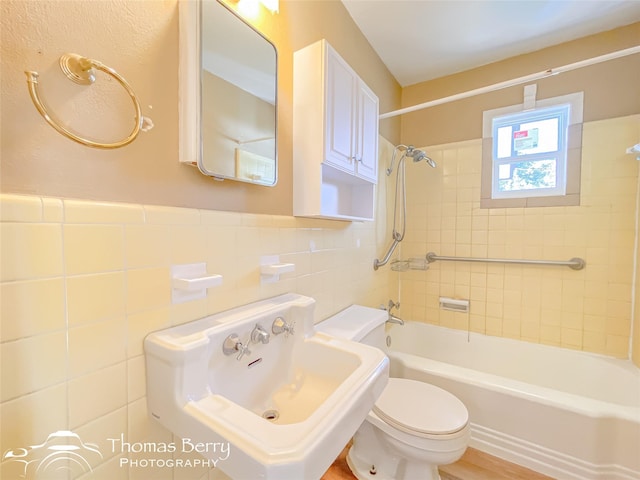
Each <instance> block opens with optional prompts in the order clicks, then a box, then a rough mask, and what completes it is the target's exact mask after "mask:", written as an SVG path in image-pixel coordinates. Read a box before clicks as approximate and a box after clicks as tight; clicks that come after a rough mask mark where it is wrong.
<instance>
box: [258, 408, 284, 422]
mask: <svg viewBox="0 0 640 480" xmlns="http://www.w3.org/2000/svg"><path fill="white" fill-rule="evenodd" d="M262 418H265V419H267V420H269V421H270V422H275V421H276V420H277V419H278V418H280V413H279V412H278V411H277V410H267V411H266V412H264V413H263V414H262Z"/></svg>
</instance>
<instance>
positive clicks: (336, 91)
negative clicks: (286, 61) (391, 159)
mask: <svg viewBox="0 0 640 480" xmlns="http://www.w3.org/2000/svg"><path fill="white" fill-rule="evenodd" d="M293 171H294V180H293V196H294V201H293V205H294V206H293V209H294V215H296V216H304V217H322V218H333V219H338V220H373V217H374V203H375V201H374V199H375V185H376V183H377V177H378V97H377V96H376V95H375V94H374V93H373V91H372V90H371V89H370V88H369V87H368V86H367V85H366V84H365V83H364V82H363V81H362V79H361V78H360V77H358V75H357V74H356V73H355V71H354V70H353V69H352V68H351V67H350V66H349V64H347V62H345V61H344V60H343V59H342V58H341V57H340V55H339V54H338V53H337V52H336V51H335V50H334V49H333V48H332V47H331V46H330V45H329V44H328V43H327V41H326V40H320V41H318V42H316V43H314V44H312V45H309V46H307V47H305V48H303V49H301V50H298V51H297V52H295V53H294V85H293Z"/></svg>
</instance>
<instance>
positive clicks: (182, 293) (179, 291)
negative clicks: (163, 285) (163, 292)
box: [171, 263, 222, 303]
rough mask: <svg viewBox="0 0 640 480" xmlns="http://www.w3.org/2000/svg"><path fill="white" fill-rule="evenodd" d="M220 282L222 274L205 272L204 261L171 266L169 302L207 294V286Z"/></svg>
mask: <svg viewBox="0 0 640 480" xmlns="http://www.w3.org/2000/svg"><path fill="white" fill-rule="evenodd" d="M221 284H222V275H210V274H208V273H207V264H206V263H189V264H185V265H172V266H171V303H184V302H189V301H191V300H198V299H201V298H205V297H206V296H207V288H211V287H216V286H218V285H221Z"/></svg>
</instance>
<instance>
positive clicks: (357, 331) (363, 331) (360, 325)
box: [315, 305, 388, 342]
mask: <svg viewBox="0 0 640 480" xmlns="http://www.w3.org/2000/svg"><path fill="white" fill-rule="evenodd" d="M387 318H388V314H387V312H386V310H380V309H378V308H371V307H363V306H362V305H351V306H350V307H347V308H345V309H344V310H342V311H341V312H339V313H336V314H335V315H333V316H332V317H329V318H327V319H326V320H322V321H321V322H319V323H317V324H316V325H315V329H316V331H317V332H322V333H326V334H327V335H331V336H334V337H338V338H345V339H348V340H353V341H354V342H359V341H360V340H362V339H363V338H364V337H365V335H367V334H368V333H369V332H371V331H372V330H373V329H375V328H376V327H377V326H379V325H382V324H384V322H386V321H387Z"/></svg>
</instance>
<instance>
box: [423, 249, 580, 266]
mask: <svg viewBox="0 0 640 480" xmlns="http://www.w3.org/2000/svg"><path fill="white" fill-rule="evenodd" d="M437 260H443V261H447V262H485V263H517V264H522V265H555V266H562V267H569V268H571V269H573V270H582V269H583V268H584V267H585V266H586V265H587V262H585V261H584V260H583V259H582V258H578V257H574V258H571V259H570V260H568V261H562V260H525V259H510V258H474V257H448V256H444V255H436V254H435V253H434V252H429V253H427V262H429V263H433V262H435V261H437Z"/></svg>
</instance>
